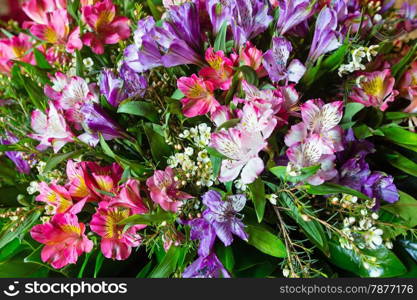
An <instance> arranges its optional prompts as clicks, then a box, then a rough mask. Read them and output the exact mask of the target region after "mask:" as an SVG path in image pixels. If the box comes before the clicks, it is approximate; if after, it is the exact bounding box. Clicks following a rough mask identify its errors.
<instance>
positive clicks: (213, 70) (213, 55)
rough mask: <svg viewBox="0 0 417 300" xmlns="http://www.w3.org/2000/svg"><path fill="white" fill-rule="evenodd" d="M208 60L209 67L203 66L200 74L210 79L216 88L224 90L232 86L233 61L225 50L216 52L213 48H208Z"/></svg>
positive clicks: (205, 78) (207, 79)
mask: <svg viewBox="0 0 417 300" xmlns="http://www.w3.org/2000/svg"><path fill="white" fill-rule="evenodd" d="M206 61H207V62H208V64H209V67H204V68H202V69H201V70H200V71H199V72H198V75H200V76H201V77H203V78H204V80H206V81H210V82H211V83H212V84H213V85H214V88H215V89H217V88H219V89H222V90H224V91H226V90H228V89H229V88H230V84H231V83H232V77H233V62H232V60H230V59H229V58H227V57H226V56H225V55H224V53H223V51H216V52H214V50H213V48H208V49H207V50H206Z"/></svg>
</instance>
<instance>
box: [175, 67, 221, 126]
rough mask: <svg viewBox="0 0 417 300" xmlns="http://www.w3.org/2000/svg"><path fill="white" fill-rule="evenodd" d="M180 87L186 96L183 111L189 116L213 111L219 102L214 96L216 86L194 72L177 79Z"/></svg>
mask: <svg viewBox="0 0 417 300" xmlns="http://www.w3.org/2000/svg"><path fill="white" fill-rule="evenodd" d="M177 85H178V89H180V91H181V92H182V93H183V94H184V95H185V97H186V98H184V99H182V100H181V103H182V107H183V108H182V111H183V113H184V115H185V116H186V117H188V118H192V117H195V116H200V115H205V114H207V113H208V112H213V111H214V110H215V109H216V107H217V106H219V105H220V104H219V102H217V100H216V99H215V98H214V95H213V92H214V86H213V84H212V83H211V82H210V81H204V80H203V79H201V78H199V77H197V75H195V74H193V75H191V77H181V78H180V79H178V81H177Z"/></svg>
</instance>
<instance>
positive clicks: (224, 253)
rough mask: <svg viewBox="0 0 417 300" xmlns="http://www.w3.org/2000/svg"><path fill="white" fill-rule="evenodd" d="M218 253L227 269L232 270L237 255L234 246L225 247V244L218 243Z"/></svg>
mask: <svg viewBox="0 0 417 300" xmlns="http://www.w3.org/2000/svg"><path fill="white" fill-rule="evenodd" d="M216 254H217V257H218V258H219V260H220V261H221V262H222V264H223V266H224V267H225V268H226V270H227V271H229V272H232V271H233V268H234V266H235V257H234V255H233V249H232V247H230V246H229V247H225V246H224V245H221V244H218V247H216Z"/></svg>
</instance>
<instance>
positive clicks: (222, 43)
mask: <svg viewBox="0 0 417 300" xmlns="http://www.w3.org/2000/svg"><path fill="white" fill-rule="evenodd" d="M227 26H228V25H227V22H226V21H224V22H223V24H222V26H221V27H220V29H219V32H218V33H217V36H216V40H215V41H214V51H219V50H221V51H223V52H224V53H226V33H227Z"/></svg>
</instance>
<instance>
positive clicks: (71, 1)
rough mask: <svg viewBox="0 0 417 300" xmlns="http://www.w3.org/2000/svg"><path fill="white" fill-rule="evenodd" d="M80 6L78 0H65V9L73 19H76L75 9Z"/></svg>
mask: <svg viewBox="0 0 417 300" xmlns="http://www.w3.org/2000/svg"><path fill="white" fill-rule="evenodd" d="M79 6H80V0H67V11H68V13H69V14H70V15H71V17H73V18H74V19H75V20H77V19H78V15H77V11H78V8H79Z"/></svg>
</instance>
